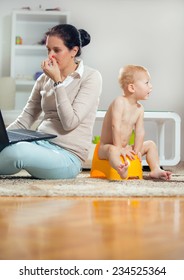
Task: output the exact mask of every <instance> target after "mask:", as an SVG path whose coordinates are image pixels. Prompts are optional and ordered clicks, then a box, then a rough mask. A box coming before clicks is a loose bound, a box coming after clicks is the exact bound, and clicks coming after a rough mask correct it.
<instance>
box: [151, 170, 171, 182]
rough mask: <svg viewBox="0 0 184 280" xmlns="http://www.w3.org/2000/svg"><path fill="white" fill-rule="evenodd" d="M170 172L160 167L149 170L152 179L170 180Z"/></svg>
mask: <svg viewBox="0 0 184 280" xmlns="http://www.w3.org/2000/svg"><path fill="white" fill-rule="evenodd" d="M171 174H172V173H171V172H170V171H165V170H162V169H159V170H155V171H151V172H150V174H149V176H150V177H151V178H153V179H161V180H166V181H167V180H170V179H171Z"/></svg>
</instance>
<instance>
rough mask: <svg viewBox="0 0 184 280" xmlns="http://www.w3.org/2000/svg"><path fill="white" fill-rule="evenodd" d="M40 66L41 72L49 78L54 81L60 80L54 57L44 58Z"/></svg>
mask: <svg viewBox="0 0 184 280" xmlns="http://www.w3.org/2000/svg"><path fill="white" fill-rule="evenodd" d="M41 68H42V70H43V72H44V73H45V74H46V75H47V76H48V77H49V78H51V79H52V80H53V81H54V82H59V81H61V74H60V70H59V67H58V64H57V62H56V60H55V59H54V58H51V59H49V58H48V59H46V60H44V61H43V62H42V64H41Z"/></svg>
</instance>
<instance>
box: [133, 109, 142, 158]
mask: <svg viewBox="0 0 184 280" xmlns="http://www.w3.org/2000/svg"><path fill="white" fill-rule="evenodd" d="M144 135H145V130H144V110H143V109H142V110H141V113H140V115H139V117H138V119H137V122H136V124H135V141H134V152H135V153H136V154H139V153H140V152H141V150H142V146H143V142H144Z"/></svg>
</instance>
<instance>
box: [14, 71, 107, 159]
mask: <svg viewBox="0 0 184 280" xmlns="http://www.w3.org/2000/svg"><path fill="white" fill-rule="evenodd" d="M53 84H54V83H53V81H52V80H51V79H50V78H48V77H47V76H46V75H45V74H42V75H41V76H40V77H39V78H38V80H37V81H36V82H35V85H34V87H33V90H32V92H31V95H30V97H29V100H28V102H27V104H26V106H25V107H24V109H23V111H22V113H21V114H20V116H19V117H18V118H17V119H16V120H15V121H14V122H13V123H12V124H11V125H10V126H9V127H8V129H12V128H14V129H15V128H25V129H29V128H30V127H31V126H32V125H33V123H34V122H35V121H36V120H37V119H38V117H39V116H40V114H41V113H42V114H43V119H42V121H41V123H40V125H39V126H38V129H37V130H38V131H42V132H47V133H52V134H57V137H56V138H54V139H52V140H49V141H50V142H53V143H55V144H57V145H59V146H60V147H63V148H65V149H67V150H69V151H70V152H72V153H74V154H75V155H77V156H78V157H79V158H80V159H81V160H82V161H85V160H86V159H87V156H88V151H89V148H90V145H91V140H92V130H93V126H94V121H95V117H96V111H97V108H98V104H99V97H100V94H101V90H102V78H101V74H100V73H99V72H98V71H97V70H95V69H92V68H90V67H87V66H84V72H83V75H82V77H79V76H76V77H75V78H74V80H73V81H72V82H71V83H70V84H69V85H68V86H66V88H65V87H64V86H60V87H56V88H54V86H53Z"/></svg>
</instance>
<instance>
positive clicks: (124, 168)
mask: <svg viewBox="0 0 184 280" xmlns="http://www.w3.org/2000/svg"><path fill="white" fill-rule="evenodd" d="M128 166H129V164H128V162H125V163H124V164H123V163H120V164H119V166H118V168H117V172H118V174H119V175H120V176H121V178H122V179H125V178H126V177H127V175H128Z"/></svg>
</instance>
